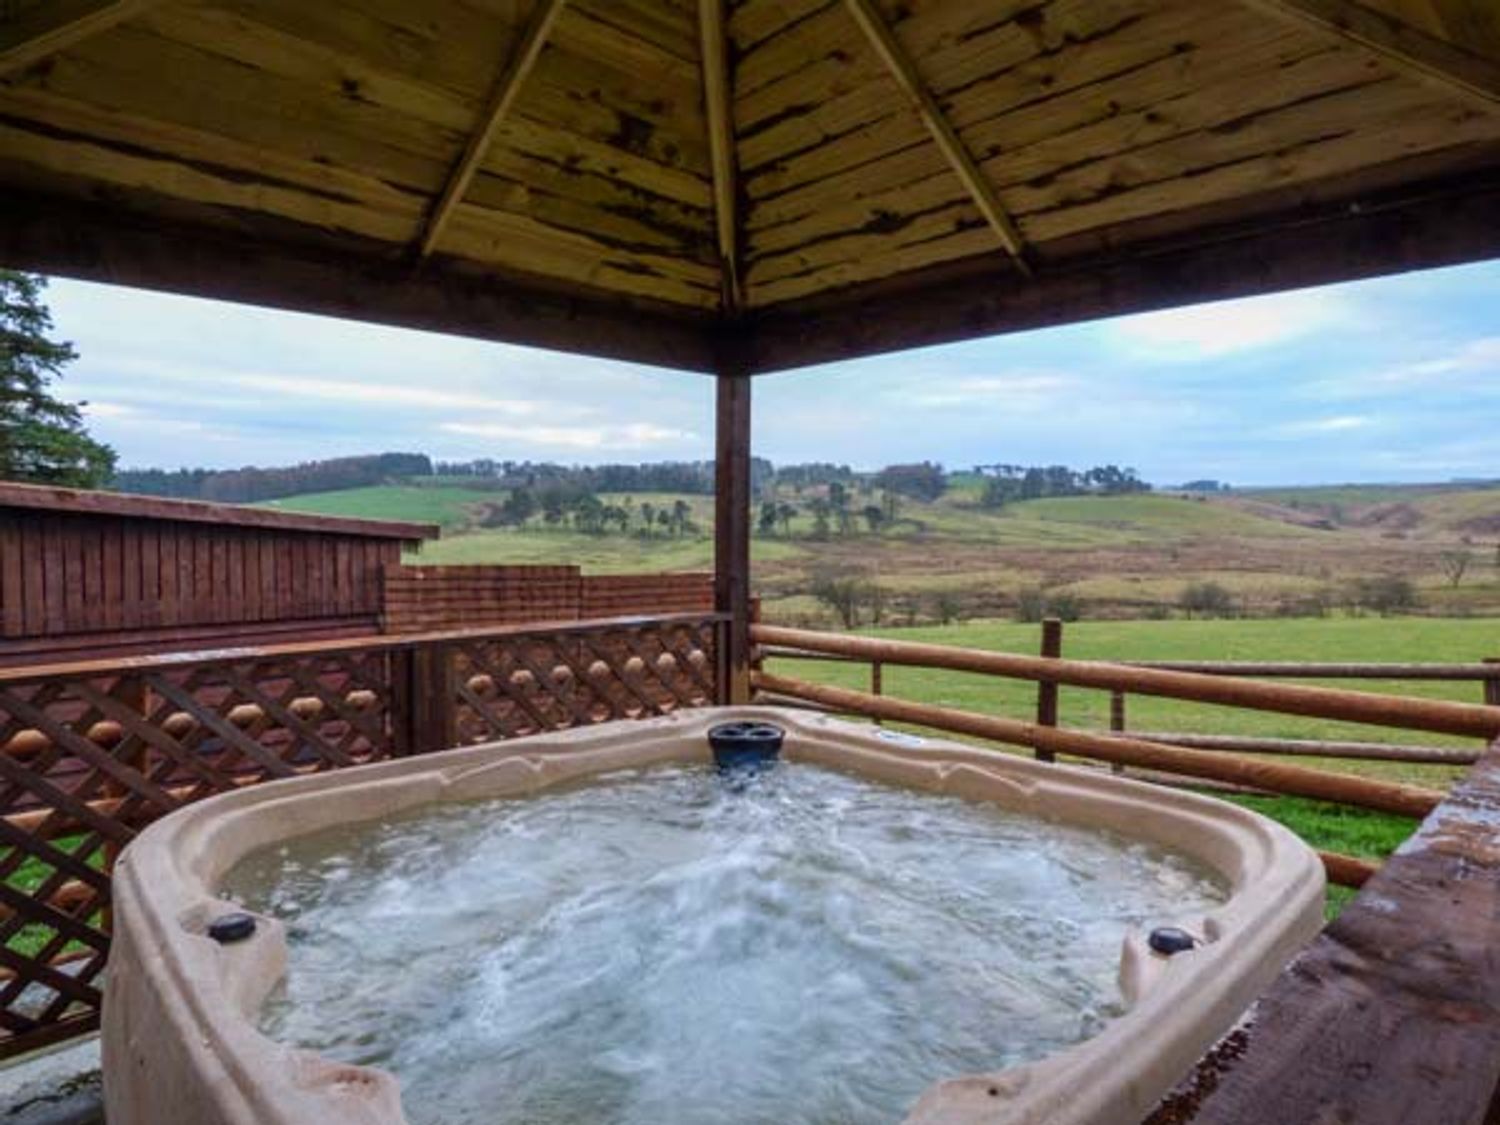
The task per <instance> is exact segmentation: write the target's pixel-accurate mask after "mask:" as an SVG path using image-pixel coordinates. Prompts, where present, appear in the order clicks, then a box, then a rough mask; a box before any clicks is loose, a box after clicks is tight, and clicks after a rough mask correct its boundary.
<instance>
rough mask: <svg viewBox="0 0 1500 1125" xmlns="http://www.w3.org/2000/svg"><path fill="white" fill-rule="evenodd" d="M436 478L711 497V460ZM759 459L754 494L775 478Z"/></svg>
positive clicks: (456, 470)
mask: <svg viewBox="0 0 1500 1125" xmlns="http://www.w3.org/2000/svg"><path fill="white" fill-rule="evenodd" d="M431 471H432V472H433V473H434V474H435V475H436V476H438V477H445V478H457V479H459V480H461V481H463V482H465V483H468V482H473V483H474V484H475V485H476V486H478V487H485V488H494V489H497V490H498V489H512V488H530V489H542V488H553V487H561V488H572V489H577V490H580V491H582V492H687V493H691V494H695V495H699V496H711V495H713V491H714V463H713V462H712V461H655V462H640V463H638V464H625V463H621V464H608V465H560V464H557V463H556V462H552V461H495V460H492V459H490V458H479V459H477V460H473V461H438V462H436V463H435V464H434V465H433V468H432V470H431ZM775 473H776V468H775V466H773V465H772V464H771V462H769V461H767V460H766V459H765V458H764V457H755V458H752V459H751V462H750V483H751V487H752V488H754V489H756V490H759V489H760V488H762V487H764V486H765V484H766V483H767V482H768V481H769V480H770V479H771V478H772V477H773V475H775Z"/></svg>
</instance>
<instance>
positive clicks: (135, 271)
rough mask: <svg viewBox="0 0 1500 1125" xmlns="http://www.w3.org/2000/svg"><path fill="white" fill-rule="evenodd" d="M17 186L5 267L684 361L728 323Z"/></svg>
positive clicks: (369, 248)
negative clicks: (41, 194)
mask: <svg viewBox="0 0 1500 1125" xmlns="http://www.w3.org/2000/svg"><path fill="white" fill-rule="evenodd" d="M162 211H165V208H163V209H162V210H161V211H156V212H153V213H149V214H137V213H134V212H131V211H126V210H123V209H121V208H112V207H106V206H102V205H89V204H80V203H74V202H70V201H65V200H58V199H52V198H44V197H37V196H31V195H26V194H22V193H13V194H10V195H7V196H6V198H5V221H4V222H0V265H4V266H7V267H9V268H11V269H26V270H35V271H36V272H38V273H46V274H55V275H57V276H59V277H75V278H79V279H81V280H84V281H101V282H105V283H106V284H110V285H131V286H137V287H139V288H143V289H159V290H163V291H166V292H170V293H184V294H187V295H190V296H196V297H211V298H214V299H216V300H221V301H239V302H242V303H244V304H250V305H264V306H267V307H269V308H280V309H290V310H292V311H295V312H307V313H319V314H322V315H325V316H338V317H344V318H347V319H352V320H363V321H370V322H374V323H379V324H394V325H398V326H400V327H403V328H418V329H422V330H424V331H429V332H446V333H450V334H453V335H458V336H473V337H476V338H479V339H485V340H501V341H504V342H506V343H513V344H530V345H533V346H535V347H541V348H557V349H560V350H562V351H570V352H577V353H581V354H584V355H596V356H602V357H604V358H608V359H624V360H629V361H632V362H635V363H649V364H656V365H659V366H662V367H671V368H677V369H681V370H688V371H695V372H699V373H702V372H708V371H712V370H713V369H714V364H715V359H716V355H717V352H716V349H715V347H714V340H713V332H714V329H715V325H714V323H713V322H712V321H711V320H710V318H709V317H708V316H707V315H706V314H701V313H698V314H695V313H685V312H683V311H681V310H679V309H677V308H675V307H673V306H669V305H665V304H663V303H661V302H650V301H639V300H635V301H622V300H620V299H618V298H614V297H610V296H608V295H606V294H602V293H599V292H598V291H590V290H588V289H586V288H583V287H574V286H564V285H558V284H555V283H546V282H543V281H541V280H540V279H535V278H528V277H524V276H519V275H515V274H511V273H507V272H505V271H501V270H494V269H479V268H477V267H469V266H467V265H465V264H463V263H460V262H456V261H451V260H449V259H446V258H443V257H441V256H440V257H439V258H438V259H435V260H434V261H433V262H432V263H430V264H429V265H428V266H427V267H426V268H424V269H423V270H421V271H420V272H418V273H413V271H412V269H411V267H410V263H409V262H403V261H399V260H397V259H396V258H395V257H393V256H392V253H391V246H390V244H389V243H385V242H377V241H374V240H371V239H360V238H355V237H354V236H341V237H339V238H336V239H331V238H330V237H329V235H328V232H326V231H322V230H318V229H316V228H310V227H307V226H306V225H304V224H301V223H293V222H289V221H286V220H271V219H266V218H256V219H254V221H250V220H249V219H242V220H241V223H240V226H239V227H237V228H236V229H232V230H231V229H225V228H222V227H218V226H209V225H207V224H206V223H203V222H195V221H193V219H192V217H189V216H186V215H184V216H176V215H172V214H165V213H162Z"/></svg>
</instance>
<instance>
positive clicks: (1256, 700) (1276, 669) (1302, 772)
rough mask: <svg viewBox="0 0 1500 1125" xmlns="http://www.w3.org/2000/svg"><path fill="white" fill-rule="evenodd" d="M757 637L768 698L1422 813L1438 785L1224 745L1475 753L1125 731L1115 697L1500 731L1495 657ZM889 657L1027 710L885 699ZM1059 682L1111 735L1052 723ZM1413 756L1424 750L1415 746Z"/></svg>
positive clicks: (768, 633)
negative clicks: (1076, 652)
mask: <svg viewBox="0 0 1500 1125" xmlns="http://www.w3.org/2000/svg"><path fill="white" fill-rule="evenodd" d="M751 636H752V640H753V641H754V642H755V643H756V645H757V646H758V647H757V649H756V652H757V657H758V667H757V670H756V672H755V674H754V676H753V678H752V682H753V684H754V686H755V688H756V690H757V692H758V693H759V694H760V696H761V697H762V698H764V699H766V700H767V701H768V702H776V701H790V702H793V703H797V704H802V705H811V706H815V707H820V708H823V709H828V710H834V711H840V712H844V713H849V714H859V715H864V716H868V717H871V718H874V719H876V721H880V720H882V719H889V720H895V721H903V722H909V723H914V724H917V725H924V726H930V727H934V728H936V729H939V730H946V731H951V732H954V733H960V734H968V735H972V736H976V737H979V738H986V739H993V740H995V741H999V742H1005V743H1009V744H1012V745H1018V746H1025V747H1030V748H1032V749H1033V750H1034V751H1035V752H1036V754H1037V756H1038V757H1039V758H1045V759H1048V760H1050V759H1052V758H1053V757H1055V755H1056V754H1058V753H1066V754H1071V755H1074V756H1077V757H1082V758H1090V759H1094V760H1098V761H1104V762H1109V763H1111V764H1113V765H1115V766H1116V767H1123V766H1127V765H1128V766H1135V767H1138V768H1143V769H1146V770H1150V771H1154V772H1156V773H1160V774H1167V775H1177V776H1182V777H1190V778H1194V779H1197V780H1200V781H1209V782H1214V783H1224V784H1228V785H1232V786H1238V787H1245V788H1249V789H1253V790H1258V791H1263V792H1272V793H1285V794H1290V795H1295V796H1303V797H1311V798H1315V799H1319V800H1327V801H1334V802H1339V803H1343V804H1350V805H1355V806H1358V807H1363V808H1370V809H1376V810H1380V811H1384V812H1390V813H1395V814H1398V815H1403V816H1411V817H1423V816H1426V815H1427V814H1428V813H1430V812H1431V811H1432V810H1433V809H1434V808H1435V807H1436V806H1437V805H1438V803H1439V802H1440V800H1441V798H1442V793H1441V792H1440V791H1438V790H1435V789H1428V788H1425V787H1421V786H1415V785H1407V784H1398V783H1394V782H1388V781H1378V780H1374V779H1370V778H1362V777H1352V776H1349V775H1346V774H1338V773H1332V772H1329V771H1326V770H1316V769H1308V768H1305V767H1302V766H1296V765H1290V764H1286V763H1282V762H1271V761H1265V760H1262V759H1258V758H1256V757H1254V756H1251V757H1242V756H1240V755H1238V754H1227V753H1224V752H1223V751H1224V750H1225V749H1240V748H1243V747H1245V746H1248V745H1249V744H1250V743H1252V742H1253V743H1255V744H1257V745H1259V746H1262V747H1265V748H1266V750H1267V751H1268V752H1272V753H1277V754H1281V753H1287V752H1289V751H1290V752H1296V751H1301V752H1304V753H1318V754H1326V755H1327V756H1337V754H1336V753H1328V752H1329V751H1330V750H1332V751H1336V752H1342V753H1343V755H1344V756H1370V757H1376V756H1379V757H1390V756H1393V755H1394V754H1401V755H1405V756H1404V757H1402V760H1418V761H1433V762H1438V763H1440V764H1449V765H1453V764H1459V765H1461V764H1466V763H1472V762H1473V761H1475V760H1476V758H1477V756H1478V753H1479V751H1478V750H1477V749H1476V750H1473V751H1470V750H1466V749H1463V748H1448V747H1385V746H1383V745H1381V744H1373V743H1351V742H1344V743H1330V742H1321V741H1312V740H1287V739H1257V740H1250V739H1237V738H1228V737H1218V736H1188V735H1171V734H1168V735H1161V736H1152V735H1143V734H1132V733H1130V732H1127V731H1126V730H1125V727H1124V705H1123V700H1124V699H1125V698H1126V696H1127V694H1130V693H1139V694H1146V695H1156V696H1163V697H1167V698H1175V699H1186V700H1193V701H1197V702H1202V703H1217V704H1223V705H1227V706H1231V707H1243V708H1250V709H1255V710H1264V711H1273V712H1280V713H1283V714H1293V715H1304V716H1309V717H1316V718H1326V719H1336V720H1343V721H1350V722H1363V723H1370V724H1374V725H1379V726H1389V727H1395V728H1399V729H1410V730H1423V731H1431V732H1437V733H1443V734H1456V735H1467V736H1470V737H1473V738H1476V739H1485V740H1489V739H1493V738H1495V737H1496V736H1500V708H1497V707H1495V706H1494V705H1493V703H1492V701H1493V700H1494V698H1495V688H1494V683H1495V679H1496V673H1497V671H1500V666H1497V665H1495V664H1491V663H1481V664H1470V665H1391V664H1386V665H1326V664H1307V665H1290V664H1283V665H1245V664H1234V665H1222V664H1218V665H1216V664H1194V665H1182V664H1171V665H1143V664H1122V663H1099V662H1093V661H1077V660H1065V659H1063V658H1062V657H1061V656H1060V655H1059V654H1060V653H1061V627H1060V625H1058V624H1055V623H1053V624H1050V625H1049V626H1048V627H1047V628H1045V629H1044V632H1043V640H1042V655H1040V656H1026V655H1021V654H1016V653H997V652H980V651H975V650H971V649H959V648H950V647H944V646H939V645H927V644H912V643H910V642H902V641H888V640H877V639H873V638H867V637H853V636H843V635H834V634H827V633H817V632H811V631H808V630H801V629H784V628H777V627H774V626H766V625H754V626H752V629H751ZM778 657H795V658H799V659H835V660H852V661H858V662H865V663H868V664H869V665H870V669H871V690H870V691H868V692H864V691H851V690H848V689H844V688H836V687H830V686H827V685H823V684H816V683H809V682H807V681H804V680H799V679H794V678H789V677H786V676H782V675H778V674H775V673H771V672H768V671H766V670H765V668H764V662H765V661H766V660H768V659H774V658H778ZM887 664H904V665H912V666H918V667H925V668H945V669H951V670H954V671H961V672H977V673H981V674H989V675H995V676H1001V677H1009V678H1017V679H1023V680H1029V681H1032V682H1035V683H1036V684H1037V700H1036V718H1035V721H1022V720H1020V719H1015V718H1001V717H998V716H993V715H980V714H974V713H971V712H966V711H958V710H954V709H952V708H947V707H937V706H933V705H929V704H922V703H913V702H909V701H905V700H897V699H891V698H890V697H889V696H886V695H885V694H883V692H882V686H883V668H884V666H885V665H887ZM1261 668H1266V669H1269V670H1270V672H1271V673H1272V674H1274V675H1279V676H1281V677H1287V676H1291V675H1293V674H1303V675H1307V676H1315V677H1332V676H1338V675H1343V676H1345V677H1355V676H1360V677H1365V678H1380V679H1391V678H1393V677H1395V676H1396V675H1397V673H1403V674H1406V675H1408V676H1410V677H1411V678H1422V679H1429V680H1430V679H1458V680H1478V681H1480V682H1482V683H1483V684H1484V692H1483V697H1482V698H1483V701H1482V702H1481V703H1479V704H1464V703H1453V702H1446V701H1439V700H1428V699H1411V698H1406V697H1400V696H1390V695H1377V694H1374V693H1369V692H1357V691H1346V690H1339V689H1333V688H1326V687H1311V686H1305V685H1294V684H1281V683H1272V682H1267V681H1264V680H1246V679H1242V678H1240V677H1244V676H1248V675H1251V674H1252V672H1251V671H1250V670H1251V669H1261ZM1058 685H1072V686H1076V687H1089V688H1097V689H1100V690H1103V691H1107V692H1109V693H1110V694H1111V700H1112V706H1111V718H1112V722H1111V727H1112V728H1113V729H1111V730H1110V731H1109V732H1096V731H1081V730H1068V729H1065V728H1062V727H1060V726H1059V725H1058V711H1057V695H1056V692H1057V687H1058ZM1174 740H1175V741H1174ZM1194 744H1198V745H1194ZM1204 744H1206V745H1204ZM1418 754H1425V755H1427V756H1426V757H1421V756H1413V755H1418ZM1323 858H1324V864H1325V867H1326V869H1327V871H1328V875H1329V878H1330V879H1331V880H1332V881H1334V882H1338V883H1343V884H1345V885H1349V886H1360V885H1362V884H1363V883H1364V882H1365V881H1366V880H1367V879H1369V878H1370V876H1371V875H1372V874H1373V873H1374V871H1375V866H1374V865H1373V864H1371V863H1369V862H1367V861H1364V860H1360V859H1356V858H1354V857H1351V856H1343V855H1337V854H1333V853H1325V854H1324V856H1323Z"/></svg>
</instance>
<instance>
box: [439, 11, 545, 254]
mask: <svg viewBox="0 0 1500 1125" xmlns="http://www.w3.org/2000/svg"><path fill="white" fill-rule="evenodd" d="M564 3H565V0H537V4H536V8H535V9H534V10H533V12H532V15H531V19H530V20H529V21H528V22H527V24H526V30H525V31H524V32H523V33H522V34H521V38H520V41H519V42H518V43H517V44H516V45H515V47H514V49H513V50H512V51H511V54H510V57H509V59H508V60H507V61H506V64H505V69H504V70H503V71H502V72H501V74H500V76H499V77H498V78H497V79H496V81H495V86H494V89H492V90H491V91H490V96H489V99H488V100H487V101H486V103H485V106H484V108H483V109H482V110H481V111H480V113H479V118H478V122H477V127H476V128H475V129H474V131H473V132H472V133H471V134H470V136H469V140H468V142H467V144H465V146H464V151H463V155H462V156H460V157H459V159H458V163H457V164H456V165H454V167H453V171H452V172H451V173H449V176H448V180H447V182H446V183H445V184H444V185H443V191H442V194H441V195H440V196H439V197H438V200H437V202H436V203H435V204H434V205H433V208H432V212H431V214H429V215H428V217H427V223H426V226H425V227H424V228H423V230H422V234H421V236H420V237H419V239H418V240H417V253H418V255H419V256H420V257H424V258H425V257H426V256H427V255H429V254H431V253H432V251H433V248H434V247H435V246H436V245H437V243H438V239H440V238H441V237H442V236H443V228H444V227H446V226H447V225H448V221H449V220H450V219H451V218H452V217H453V211H454V209H455V208H456V207H457V206H458V203H459V201H460V200H462V199H463V197H464V193H465V192H466V191H468V189H469V183H470V181H471V180H473V178H474V173H475V172H477V171H478V170H479V166H480V164H481V163H483V161H484V157H485V153H486V152H488V151H489V147H490V145H491V143H493V141H494V139H495V134H496V131H497V130H498V129H499V128H500V123H501V122H502V121H503V120H504V119H505V115H506V114H507V113H509V112H510V111H511V108H512V107H513V106H514V105H515V103H516V98H517V97H518V96H519V95H520V92H521V87H522V86H523V85H524V84H525V82H526V78H527V76H528V75H529V74H530V73H531V71H532V68H533V67H535V66H536V62H537V59H539V58H540V57H541V54H542V48H543V47H544V46H545V45H546V43H547V37H548V35H550V34H551V32H552V27H553V25H554V24H555V23H556V22H557V17H558V16H559V15H561V14H562V10H563V5H564Z"/></svg>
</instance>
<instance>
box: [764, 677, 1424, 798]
mask: <svg viewBox="0 0 1500 1125" xmlns="http://www.w3.org/2000/svg"><path fill="white" fill-rule="evenodd" d="M755 686H756V687H758V688H760V689H762V690H765V691H768V692H773V693H775V694H777V695H781V696H790V697H793V698H796V699H802V700H806V701H808V702H812V703H821V704H824V705H825V706H828V707H831V708H835V709H837V710H839V711H844V712H848V713H852V714H860V715H869V716H875V715H878V716H879V717H880V718H882V719H892V720H895V721H897V722H907V723H915V724H917V725H919V726H927V727H933V728H935V729H937V730H946V731H952V732H953V733H955V734H968V735H975V736H977V737H979V738H987V739H992V740H994V741H996V742H1004V743H1008V744H1010V745H1013V746H1025V747H1031V748H1034V749H1041V750H1048V751H1051V752H1052V753H1053V754H1071V755H1073V756H1075V757H1080V758H1091V759H1094V760H1096V761H1101V762H1119V763H1121V764H1123V765H1127V766H1138V767H1142V768H1145V769H1151V770H1161V771H1164V772H1166V773H1176V774H1182V775H1185V776H1188V777H1202V778H1208V779H1210V780H1213V781H1227V782H1230V783H1232V784H1235V785H1245V786H1250V787H1252V788H1255V789H1265V790H1270V791H1273V792H1280V793H1287V794H1291V795H1293V796H1299V797H1311V798H1313V799H1315V800H1321V801H1338V802H1341V803H1343V804H1349V805H1357V806H1359V807H1361V808H1368V809H1375V810H1377V811H1379V812H1388V813H1394V814H1396V815H1398V816H1412V817H1421V816H1425V815H1427V814H1428V813H1429V812H1431V811H1432V810H1433V809H1434V808H1435V807H1436V806H1437V804H1438V802H1439V801H1441V800H1442V794H1441V793H1439V792H1437V791H1436V790H1432V789H1424V788H1422V787H1420V786H1416V785H1405V784H1400V783H1397V782H1390V781H1374V780H1371V779H1369V778H1362V777H1349V776H1346V775H1344V774H1335V773H1328V772H1326V771H1324V770H1313V769H1308V768H1306V767H1304V766H1289V765H1281V764H1279V763H1273V762H1263V761H1252V760H1250V759H1239V758H1232V757H1228V756H1225V755H1220V754H1211V753H1206V752H1204V751H1201V750H1187V749H1183V748H1180V747H1175V746H1164V745H1161V744H1159V743H1155V742H1146V741H1144V740H1142V739H1139V738H1129V737H1125V736H1120V735H1113V734H1095V733H1092V732H1089V731H1076V730H1069V729H1068V728H1066V727H1045V726H1042V725H1040V724H1039V723H1031V722H1023V721H1021V720H1019V719H1004V718H1000V717H999V716H997V715H977V714H974V713H973V712H970V711H957V710H954V709H953V708H950V707H938V706H934V705H932V704H928V703H910V702H907V701H906V700H899V699H891V698H890V697H888V696H875V695H871V694H869V693H868V692H862V691H851V690H848V689H846V688H836V687H827V686H825V685H823V684H813V683H808V682H807V681H805V680H795V679H790V678H788V677H785V676H776V675H772V674H771V673H769V672H762V673H760V674H759V676H757V677H756V678H755Z"/></svg>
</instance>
